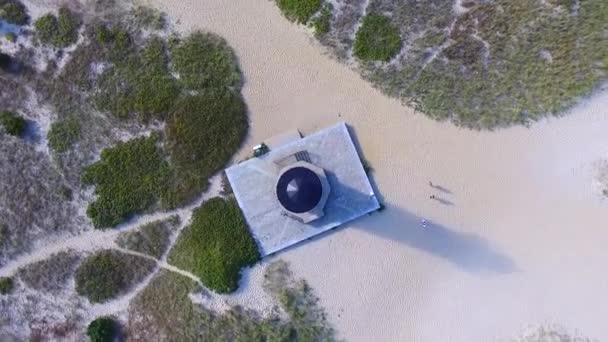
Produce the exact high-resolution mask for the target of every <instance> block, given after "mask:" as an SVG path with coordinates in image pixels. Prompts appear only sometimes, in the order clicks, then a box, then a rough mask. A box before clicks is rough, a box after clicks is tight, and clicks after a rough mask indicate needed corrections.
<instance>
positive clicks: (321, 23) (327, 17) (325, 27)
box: [311, 3, 333, 38]
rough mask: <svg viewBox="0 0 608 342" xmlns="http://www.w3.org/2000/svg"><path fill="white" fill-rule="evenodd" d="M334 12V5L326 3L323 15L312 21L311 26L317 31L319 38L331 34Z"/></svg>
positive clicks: (322, 11)
mask: <svg viewBox="0 0 608 342" xmlns="http://www.w3.org/2000/svg"><path fill="white" fill-rule="evenodd" d="M332 10H333V5H332V4H331V3H326V4H325V5H323V8H322V9H321V13H320V14H319V15H318V16H317V17H315V18H313V19H312V21H311V24H312V27H313V29H314V30H315V36H316V37H317V38H318V37H321V36H323V35H325V34H326V33H328V32H329V29H330V25H331V13H332Z"/></svg>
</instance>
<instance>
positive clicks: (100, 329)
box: [87, 317, 120, 342]
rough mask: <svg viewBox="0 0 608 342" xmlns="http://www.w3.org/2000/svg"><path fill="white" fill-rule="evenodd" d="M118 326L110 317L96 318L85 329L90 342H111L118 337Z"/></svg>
mask: <svg viewBox="0 0 608 342" xmlns="http://www.w3.org/2000/svg"><path fill="white" fill-rule="evenodd" d="M119 331H120V324H119V323H118V322H116V321H115V320H114V318H112V317H98V318H96V319H95V320H94V321H92V322H91V323H89V326H88V327H87V336H88V337H89V339H90V340H91V342H113V341H114V340H115V339H116V336H117V335H119Z"/></svg>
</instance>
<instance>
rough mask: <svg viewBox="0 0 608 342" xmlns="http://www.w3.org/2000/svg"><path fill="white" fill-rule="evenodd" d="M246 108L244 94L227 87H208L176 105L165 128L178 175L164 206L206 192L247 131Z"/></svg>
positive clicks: (187, 200) (168, 146) (184, 200)
mask: <svg viewBox="0 0 608 342" xmlns="http://www.w3.org/2000/svg"><path fill="white" fill-rule="evenodd" d="M247 129H248V123H247V116H246V107H245V103H244V102H243V100H242V98H241V96H240V95H239V94H237V93H235V92H233V91H230V90H226V89H208V90H205V91H202V92H201V94H200V95H197V96H190V97H186V98H184V99H183V100H182V101H180V102H179V103H178V104H176V108H175V110H174V111H173V112H172V113H171V114H170V116H169V118H168V120H167V126H166V128H165V131H166V137H167V150H168V152H169V154H170V156H171V162H172V165H173V167H174V171H175V176H174V180H173V184H172V185H171V188H172V190H171V193H169V194H168V195H167V196H166V198H165V199H164V203H165V206H167V207H175V206H177V205H179V204H181V203H185V202H189V201H190V200H192V199H193V198H194V196H196V195H197V194H199V193H200V192H202V191H204V190H205V189H206V188H207V185H208V183H207V182H208V179H209V177H211V176H212V175H213V174H215V173H216V172H218V171H220V170H221V169H222V168H223V167H224V166H225V165H226V164H227V162H228V161H229V160H230V158H231V157H232V155H233V154H234V153H235V152H236V151H237V150H238V148H239V147H240V146H241V144H242V142H243V140H244V139H245V136H246V134H247Z"/></svg>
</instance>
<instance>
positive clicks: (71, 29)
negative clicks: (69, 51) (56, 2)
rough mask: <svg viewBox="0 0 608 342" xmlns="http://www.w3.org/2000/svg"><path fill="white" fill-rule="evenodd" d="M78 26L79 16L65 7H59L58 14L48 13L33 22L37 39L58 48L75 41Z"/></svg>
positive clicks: (79, 23)
mask: <svg viewBox="0 0 608 342" xmlns="http://www.w3.org/2000/svg"><path fill="white" fill-rule="evenodd" d="M80 26H81V20H80V18H79V17H78V16H77V15H76V14H75V13H74V12H72V11H71V10H70V9H69V8H67V7H61V8H60V9H59V13H58V16H55V15H54V14H52V13H48V14H45V15H43V16H42V17H40V18H38V19H37V20H36V22H34V28H35V29H36V37H38V40H40V42H42V43H43V44H47V45H53V46H56V47H59V48H63V47H67V46H69V45H72V44H74V43H76V41H77V40H78V29H79V28H80Z"/></svg>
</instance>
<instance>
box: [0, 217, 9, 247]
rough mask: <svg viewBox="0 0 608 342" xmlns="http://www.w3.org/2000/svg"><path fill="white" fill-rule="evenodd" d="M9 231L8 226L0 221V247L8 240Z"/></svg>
mask: <svg viewBox="0 0 608 342" xmlns="http://www.w3.org/2000/svg"><path fill="white" fill-rule="evenodd" d="M9 234H10V231H9V230H8V226H7V225H6V224H4V223H0V248H2V246H3V245H4V244H5V243H6V242H8V239H9Z"/></svg>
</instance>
